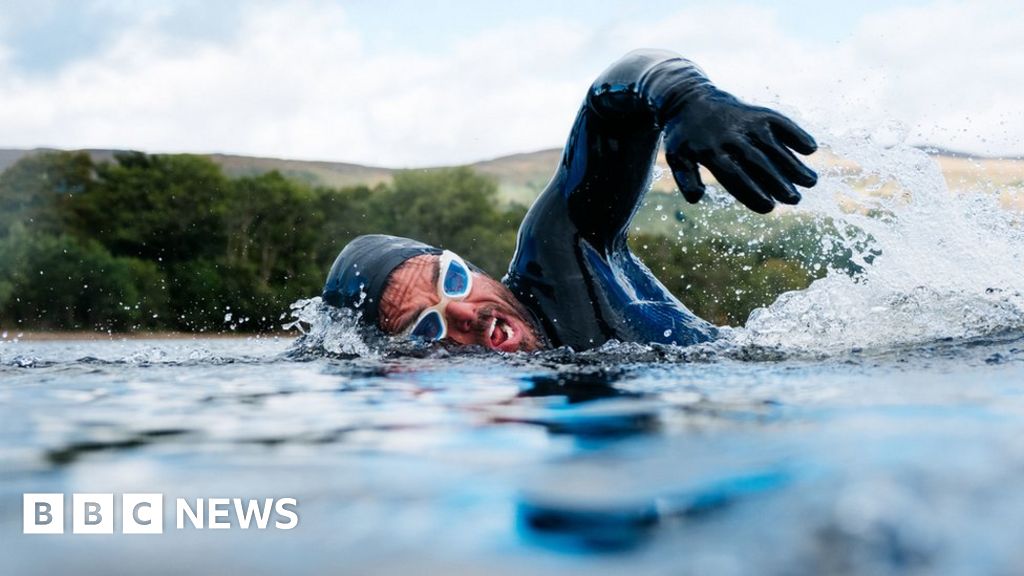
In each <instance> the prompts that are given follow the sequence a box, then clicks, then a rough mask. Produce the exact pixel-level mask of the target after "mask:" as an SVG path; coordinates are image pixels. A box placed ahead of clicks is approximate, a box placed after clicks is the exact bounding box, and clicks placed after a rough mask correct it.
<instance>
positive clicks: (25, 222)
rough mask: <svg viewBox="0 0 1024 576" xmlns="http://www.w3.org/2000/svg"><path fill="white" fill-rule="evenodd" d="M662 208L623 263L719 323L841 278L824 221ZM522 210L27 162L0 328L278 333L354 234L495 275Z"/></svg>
mask: <svg viewBox="0 0 1024 576" xmlns="http://www.w3.org/2000/svg"><path fill="white" fill-rule="evenodd" d="M659 196H663V195H659ZM664 202H665V203H666V205H667V206H668V207H667V208H666V205H662V204H655V203H654V202H648V205H647V206H645V207H644V209H643V210H642V211H641V214H640V215H639V216H638V217H637V221H636V222H637V223H638V224H640V225H641V228H642V229H643V233H641V234H637V235H634V237H633V239H632V241H631V243H632V245H633V247H634V250H635V251H636V252H637V253H638V254H639V255H640V256H641V257H642V258H643V259H644V261H645V262H646V263H647V265H648V266H649V267H650V268H651V270H652V271H653V272H654V273H655V274H657V275H658V276H659V277H660V278H661V279H662V281H663V282H665V283H666V285H667V286H668V287H669V288H670V289H672V290H673V292H674V293H675V294H676V295H678V296H679V298H680V299H681V300H682V301H683V302H685V303H686V304H687V305H689V306H691V308H693V310H694V311H695V312H696V313H698V314H699V315H701V316H703V317H705V318H708V319H709V320H712V321H714V322H716V323H720V324H726V323H728V324H738V323H742V321H743V320H744V319H745V318H746V316H747V314H748V313H749V312H750V310H752V309H753V308H754V307H757V306H761V305H765V304H767V303H770V302H771V301H772V300H773V299H774V298H775V297H776V296H777V295H778V294H780V293H781V292H783V291H786V290H792V289H799V288H802V287H805V286H806V285H807V284H808V283H809V282H810V281H811V280H813V279H814V278H815V277H818V276H821V275H822V274H823V273H824V271H825V268H826V267H827V266H828V265H839V266H842V265H846V264H845V260H844V257H843V255H842V254H831V253H826V254H823V253H822V250H821V242H820V241H819V237H820V234H821V233H822V231H821V230H819V226H820V224H817V223H814V222H804V221H801V220H799V219H795V218H792V217H788V218H787V217H773V218H763V217H759V216H757V215H753V216H754V218H749V217H748V215H747V214H746V213H744V212H742V210H741V209H737V208H731V207H722V206H711V205H709V204H707V203H704V204H702V205H699V206H697V207H690V206H688V205H683V204H682V202H681V200H680V199H678V198H676V197H672V198H666V199H665V200H664ZM525 213H526V208H525V207H523V206H519V205H507V204H503V203H501V202H500V201H499V199H498V194H497V183H496V182H495V181H494V180H492V179H489V178H486V177H484V176H482V175H479V174H477V173H474V172H473V171H472V170H471V169H469V168H453V169H443V170H431V171H422V170H412V171H405V172H399V173H397V174H396V175H395V177H394V180H393V182H391V183H389V184H382V185H378V186H376V187H373V188H370V187H366V186H356V187H349V188H342V189H334V188H325V187H312V186H309V185H307V184H304V183H302V182H298V181H294V180H289V179H287V178H285V177H283V176H282V175H281V174H279V173H277V172H270V173H267V174H263V175H260V176H251V177H241V178H229V177H227V176H226V175H225V174H224V173H223V172H222V170H221V169H220V168H219V167H218V166H217V165H216V164H214V163H213V162H212V161H210V160H209V159H207V158H204V157H201V156H191V155H147V154H142V153H126V154H121V155H118V156H116V158H115V161H113V162H100V163H95V162H93V161H92V160H91V158H90V157H89V156H88V155H87V154H85V153H69V152H56V153H47V154H38V155H32V156H28V157H25V158H23V159H22V160H21V161H19V162H18V163H17V164H15V165H13V166H11V167H10V168H8V169H7V170H6V171H5V172H3V174H0V328H2V329H4V330H9V329H60V330H110V331H131V330H184V331H197V332H198V331H220V330H225V329H238V330H246V331H264V330H274V329H278V328H279V327H280V325H281V317H282V315H283V314H284V313H285V312H286V311H287V310H288V305H289V304H290V303H291V302H293V301H295V300H297V299H299V298H304V297H310V296H313V295H316V294H319V292H320V289H321V287H322V285H323V281H324V279H325V275H326V273H327V270H328V269H329V267H330V265H331V263H332V262H333V260H334V257H335V256H336V255H337V252H338V251H339V250H340V249H341V248H342V247H343V246H344V245H345V244H346V243H347V242H348V241H349V240H350V239H352V238H354V237H355V236H357V235H359V234H366V233H375V232H384V233H390V234H396V235H401V236H409V237H412V238H416V239H419V240H422V241H425V242H428V243H431V244H434V245H437V246H441V247H444V248H449V249H451V250H454V251H456V252H458V253H459V254H462V255H463V256H465V257H466V258H468V259H470V260H472V261H473V262H474V263H475V264H477V265H478V266H480V267H481V268H483V269H484V270H486V271H487V272H489V273H490V274H492V275H493V276H495V277H497V278H500V277H501V276H502V275H503V274H504V272H505V270H506V268H507V265H508V261H509V259H510V257H511V255H512V252H513V250H514V245H515V234H516V230H517V229H518V226H519V222H520V221H521V220H522V218H523V216H524V215H525ZM670 214H671V215H672V217H671V219H670V218H669V215H670Z"/></svg>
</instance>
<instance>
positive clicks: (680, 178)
mask: <svg viewBox="0 0 1024 576" xmlns="http://www.w3.org/2000/svg"><path fill="white" fill-rule="evenodd" d="M666 160H668V166H669V168H671V169H672V178H674V179H675V181H676V186H679V191H680V192H682V193H683V198H686V201H687V202H689V203H690V204H696V203H697V202H698V201H699V200H700V199H701V198H703V197H704V183H703V182H701V179H700V172H699V171H698V170H697V163H696V162H694V161H693V160H690V159H689V158H685V157H683V156H668V157H666Z"/></svg>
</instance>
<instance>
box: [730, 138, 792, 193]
mask: <svg viewBox="0 0 1024 576" xmlns="http://www.w3.org/2000/svg"><path fill="white" fill-rule="evenodd" d="M737 157H738V158H737V159H738V160H739V161H740V163H741V164H742V166H743V167H744V168H745V169H746V171H747V173H748V174H750V175H751V176H752V177H753V178H754V179H756V181H757V183H758V184H760V185H761V189H762V190H764V191H765V192H767V193H768V194H771V196H772V197H774V198H775V199H776V200H778V201H779V202H782V203H783V204H796V203H797V202H799V201H800V193H799V192H797V191H796V188H794V187H793V185H792V184H790V183H789V180H787V179H786V178H784V177H783V176H782V174H780V173H779V171H778V170H776V169H775V166H774V165H773V164H772V162H771V160H769V159H768V157H767V156H765V155H764V154H763V153H762V152H761V151H760V150H758V149H757V148H756V147H755V146H754V144H753V143H750V144H749V145H748V146H744V147H742V148H741V149H740V150H739V151H738V152H737Z"/></svg>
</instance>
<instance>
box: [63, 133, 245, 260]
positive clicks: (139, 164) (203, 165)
mask: <svg viewBox="0 0 1024 576" xmlns="http://www.w3.org/2000/svg"><path fill="white" fill-rule="evenodd" d="M96 174H97V181H96V185H95V187H94V189H93V190H91V191H90V192H89V193H87V194H81V195H76V196H75V197H74V198H73V201H71V202H69V209H70V212H71V218H70V224H71V229H72V230H73V231H74V232H75V233H77V234H78V235H79V236H81V237H83V238H94V239H96V240H98V241H99V242H100V243H101V244H103V245H104V246H105V247H106V248H107V249H108V250H110V252H111V253H113V254H115V255H118V256H131V257H137V258H142V259H145V260H150V261H155V262H174V261H181V260H189V259H193V258H197V257H203V256H212V255H221V254H223V253H224V227H223V224H222V215H223V210H224V198H225V196H226V194H227V191H228V180H227V179H226V178H225V177H224V174H223V173H222V172H221V170H220V167H218V166H217V165H216V164H214V163H213V162H212V161H210V160H209V159H207V158H203V157H201V156H192V155H186V154H182V155H153V156H150V155H147V154H143V153H141V152H130V153H125V154H118V155H117V156H116V162H115V163H102V164H99V165H98V166H96Z"/></svg>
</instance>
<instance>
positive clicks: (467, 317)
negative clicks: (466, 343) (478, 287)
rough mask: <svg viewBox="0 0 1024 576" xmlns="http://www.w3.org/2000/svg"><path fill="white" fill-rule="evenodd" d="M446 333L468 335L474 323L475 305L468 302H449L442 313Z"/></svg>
mask: <svg viewBox="0 0 1024 576" xmlns="http://www.w3.org/2000/svg"><path fill="white" fill-rule="evenodd" d="M444 314H445V320H447V321H448V331H449V332H457V333H460V334H470V333H471V332H472V331H473V322H474V321H476V305H475V304H470V303H469V302H449V303H448V306H447V307H446V308H445V311H444Z"/></svg>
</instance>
